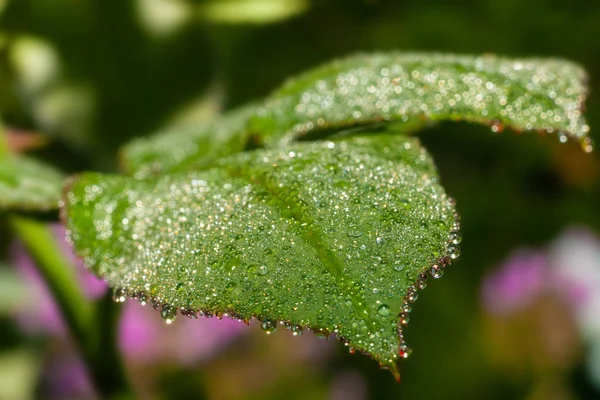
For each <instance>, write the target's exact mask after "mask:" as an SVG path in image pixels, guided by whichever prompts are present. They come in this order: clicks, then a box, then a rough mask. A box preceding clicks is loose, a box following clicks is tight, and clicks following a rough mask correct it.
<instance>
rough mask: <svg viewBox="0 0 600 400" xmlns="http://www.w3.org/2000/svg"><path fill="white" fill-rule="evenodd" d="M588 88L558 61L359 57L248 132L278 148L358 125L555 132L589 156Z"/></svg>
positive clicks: (338, 65)
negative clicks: (458, 123)
mask: <svg viewBox="0 0 600 400" xmlns="http://www.w3.org/2000/svg"><path fill="white" fill-rule="evenodd" d="M585 80H586V74H585V71H584V70H583V69H582V68H581V67H579V66H578V65H577V64H574V63H572V62H569V61H566V60H560V59H508V58H502V57H496V56H492V55H484V56H479V57H476V56H463V55H451V54H435V53H434V54H427V53H423V54H420V53H385V54H364V55H357V56H352V57H348V58H345V59H341V60H338V61H334V62H332V63H330V64H326V65H324V66H322V67H319V68H316V69H314V70H311V71H309V72H307V73H305V74H303V75H301V76H299V77H297V78H294V79H291V80H290V81H288V82H287V83H286V84H284V85H283V86H282V87H281V88H280V89H279V90H277V91H276V92H275V93H274V94H273V95H272V96H271V97H270V98H269V99H268V101H267V103H266V104H265V105H264V107H263V108H261V109H260V110H258V115H256V116H254V117H252V119H251V123H250V125H249V129H250V130H251V132H252V134H255V135H258V136H261V137H263V140H264V142H265V144H266V145H267V146H268V147H273V146H277V145H282V144H283V145H285V144H286V143H288V142H290V141H293V140H295V139H298V138H311V137H315V136H316V135H315V134H314V133H318V132H320V131H326V132H329V131H333V132H334V133H335V132H336V131H339V130H341V129H344V128H352V127H355V126H358V125H368V124H373V123H382V122H394V121H397V122H399V123H409V124H410V129H412V130H416V129H418V128H422V127H423V126H424V125H426V124H428V123H431V122H435V121H440V120H464V121H468V122H475V123H483V124H487V125H491V126H492V129H493V130H494V131H496V132H498V131H500V130H502V129H503V128H504V127H510V128H511V129H513V130H517V131H524V130H537V131H545V132H556V133H559V134H560V135H561V136H560V137H561V140H566V137H567V136H571V137H573V138H575V139H577V140H579V141H580V142H581V143H582V145H583V147H584V149H585V150H586V151H591V149H592V148H591V143H590V141H589V138H588V137H587V134H588V131H589V127H588V126H587V125H586V122H585V120H584V118H583V116H582V111H581V110H582V107H583V103H584V100H585V96H586V87H585Z"/></svg>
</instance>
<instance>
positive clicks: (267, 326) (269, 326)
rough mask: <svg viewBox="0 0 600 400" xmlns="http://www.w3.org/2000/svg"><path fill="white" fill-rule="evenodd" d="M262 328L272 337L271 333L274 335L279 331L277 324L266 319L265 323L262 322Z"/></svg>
mask: <svg viewBox="0 0 600 400" xmlns="http://www.w3.org/2000/svg"><path fill="white" fill-rule="evenodd" d="M260 328H261V329H262V330H263V331H265V333H266V334H267V335H270V334H271V333H273V332H275V331H276V330H277V322H276V321H271V320H269V319H265V320H264V321H262V322H261V324H260Z"/></svg>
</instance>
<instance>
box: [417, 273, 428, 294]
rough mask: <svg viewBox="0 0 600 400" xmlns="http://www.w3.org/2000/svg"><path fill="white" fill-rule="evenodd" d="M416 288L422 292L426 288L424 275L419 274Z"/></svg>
mask: <svg viewBox="0 0 600 400" xmlns="http://www.w3.org/2000/svg"><path fill="white" fill-rule="evenodd" d="M417 286H418V287H419V289H421V290H423V289H425V288H426V287H427V274H426V273H421V274H420V275H419V279H417Z"/></svg>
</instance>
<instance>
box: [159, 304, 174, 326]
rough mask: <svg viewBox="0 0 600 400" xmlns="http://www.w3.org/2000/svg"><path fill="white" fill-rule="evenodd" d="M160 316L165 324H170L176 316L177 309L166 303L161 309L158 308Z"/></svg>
mask: <svg viewBox="0 0 600 400" xmlns="http://www.w3.org/2000/svg"><path fill="white" fill-rule="evenodd" d="M160 316H161V317H162V319H163V321H165V322H166V323H167V324H172V323H173V321H175V318H177V309H176V308H175V307H173V306H170V305H168V304H167V305H164V306H163V307H162V310H160Z"/></svg>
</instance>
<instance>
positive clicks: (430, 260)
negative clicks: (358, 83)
mask: <svg viewBox="0 0 600 400" xmlns="http://www.w3.org/2000/svg"><path fill="white" fill-rule="evenodd" d="M63 212H64V214H65V216H66V217H67V218H66V221H67V227H68V230H69V237H70V240H71V241H72V243H73V244H74V246H75V249H76V251H77V252H78V253H79V254H80V255H81V256H83V258H84V259H85V262H86V264H87V265H88V266H90V267H91V268H93V269H94V271H96V273H97V274H98V275H100V276H102V277H104V278H105V279H106V280H107V281H108V282H109V284H110V285H111V286H112V287H115V288H121V290H120V291H119V293H120V294H123V293H128V294H129V295H130V296H133V295H135V296H141V297H143V298H144V299H146V298H148V297H152V298H153V301H154V302H155V304H156V305H157V306H160V307H161V309H162V314H163V317H164V318H165V319H166V320H167V321H169V322H170V321H172V320H173V319H174V316H175V315H176V310H177V309H179V310H180V312H181V313H183V314H187V315H195V314H196V313H197V312H198V311H201V312H203V313H210V314H216V315H220V316H224V315H225V314H229V315H231V316H234V317H237V318H240V319H243V320H249V319H250V318H251V317H253V316H257V317H258V318H259V319H261V320H262V321H263V328H264V329H265V330H266V331H267V332H271V331H272V330H274V329H275V328H276V326H277V323H278V321H282V323H283V324H284V325H285V326H286V327H289V328H292V329H294V331H295V332H296V333H301V332H302V330H303V329H306V328H310V329H312V330H316V331H319V332H322V333H323V334H326V335H327V334H329V333H336V334H337V335H338V337H340V338H342V339H343V340H344V341H346V343H347V345H348V346H350V347H352V348H354V349H357V350H359V351H362V352H364V353H367V354H369V355H371V356H372V357H373V358H375V359H376V360H378V361H379V362H380V363H381V364H382V365H384V366H386V367H388V368H390V369H391V370H392V372H393V373H394V374H395V375H396V376H397V374H398V372H397V367H396V361H397V360H398V359H399V358H401V357H404V356H406V355H407V354H408V353H407V350H406V347H405V345H404V342H403V336H402V332H401V331H402V323H404V322H407V320H408V315H407V314H406V313H407V312H408V311H409V309H410V302H411V301H413V300H414V298H416V294H415V293H416V290H417V289H416V287H415V285H416V283H417V281H418V280H419V276H420V275H422V274H424V273H426V271H428V270H429V269H430V268H431V267H432V266H434V265H437V267H435V268H437V269H436V271H437V272H438V273H439V272H440V271H441V268H442V267H443V266H445V264H446V263H447V262H448V261H449V259H450V258H449V256H451V255H452V254H454V255H456V253H453V252H455V251H456V248H455V247H453V246H454V245H453V244H452V243H451V242H450V240H453V239H452V235H455V234H456V233H455V232H456V230H457V228H458V227H457V224H456V221H455V213H454V208H453V204H452V202H451V201H450V200H449V199H448V198H447V196H446V194H445V193H444V191H443V189H442V187H441V186H440V185H439V183H438V177H437V174H436V171H435V167H434V165H433V162H432V160H431V158H430V157H429V155H428V154H427V153H426V152H425V150H424V149H423V148H422V147H421V146H420V144H419V142H418V141H417V140H416V139H414V138H408V137H404V136H397V135H396V136H394V135H389V134H379V135H375V134H370V135H369V136H368V137H364V136H363V137H353V138H349V139H347V140H345V141H338V142H334V141H326V142H324V141H322V142H313V143H306V142H304V143H294V144H292V145H290V146H289V147H288V148H287V149H285V150H256V151H249V152H244V153H240V154H237V155H234V156H232V157H230V158H226V159H223V160H221V161H220V162H219V163H218V168H213V169H209V170H206V171H201V172H193V171H191V172H181V173H177V174H172V175H166V176H162V177H159V178H149V179H143V180H136V179H134V178H127V177H119V176H105V175H101V174H95V173H89V174H84V175H83V176H81V177H79V178H78V179H76V180H75V181H74V182H73V183H72V185H71V187H70V189H69V190H68V192H67V196H66V199H65V208H64V209H63ZM399 315H400V317H399ZM399 319H400V321H401V322H400V323H399Z"/></svg>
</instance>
